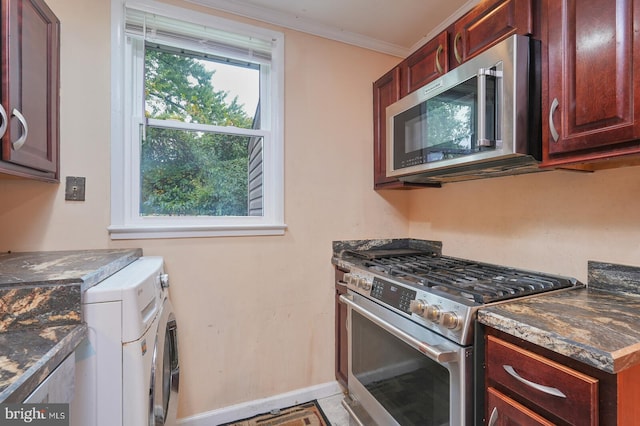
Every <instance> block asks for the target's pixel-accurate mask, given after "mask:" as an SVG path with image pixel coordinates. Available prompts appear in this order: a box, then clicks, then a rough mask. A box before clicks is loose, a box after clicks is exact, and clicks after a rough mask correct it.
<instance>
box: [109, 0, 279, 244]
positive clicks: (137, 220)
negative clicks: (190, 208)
mask: <svg viewBox="0 0 640 426" xmlns="http://www.w3.org/2000/svg"><path fill="white" fill-rule="evenodd" d="M125 5H126V7H127V8H133V9H139V10H142V11H145V12H148V13H154V14H158V15H164V16H169V17H173V18H175V19H177V20H182V21H186V22H191V23H195V24H200V25H203V26H207V27H212V28H216V29H219V30H224V31H229V32H232V33H239V34H243V35H246V36H251V37H257V38H261V39H267V40H271V41H272V46H273V49H272V52H271V55H272V59H271V64H270V72H269V84H261V89H260V90H261V93H260V98H261V101H264V100H265V99H266V100H268V102H269V105H268V107H266V108H264V107H263V108H262V109H261V111H262V112H263V113H264V114H263V116H262V117H261V124H262V125H261V129H260V131H259V132H260V134H261V135H263V167H264V171H263V215H262V216H141V215H140V214H139V205H140V204H139V200H140V184H139V182H140V180H139V179H140V144H139V135H140V130H139V126H140V125H143V124H144V120H145V118H144V117H141V116H140V112H143V111H140V112H136V114H134V111H132V110H131V107H132V104H133V102H131V101H130V100H129V98H128V97H127V93H129V94H131V95H130V96H131V97H135V98H136V100H135V102H136V104H139V102H142V105H144V99H141V98H143V97H144V81H143V79H141V78H140V75H138V76H137V77H138V78H130V77H129V76H133V75H134V74H135V72H138V73H142V72H143V69H144V50H143V49H136V48H135V46H134V44H135V43H131V42H129V41H128V37H126V36H125V33H124V24H125V14H124V11H125ZM111 9H112V10H111V12H112V13H111V87H112V90H111V225H110V226H109V227H108V231H109V233H110V236H111V239H147V238H191V237H213V236H252V235H256V236H257V235H283V234H284V232H285V230H286V228H287V226H286V224H285V223H284V135H283V128H284V127H283V121H284V34H283V33H280V32H277V31H272V30H268V29H264V28H260V27H255V26H252V25H248V24H244V23H240V22H235V21H231V20H228V19H224V18H220V17H218V16H215V15H209V14H205V13H201V12H196V11H193V10H190V9H183V8H180V7H176V6H171V5H167V4H164V3H160V2H157V1H154V0H135V1H126V2H125V1H124V0H112V2H111ZM140 42H141V41H138V43H140ZM142 43H144V42H143V41H142ZM141 51H142V54H141V53H140V52H141ZM141 85H142V86H141ZM154 124H157V123H154ZM182 126H183V127H184V125H182ZM208 127H210V126H208ZM221 130H223V132H224V133H234V132H236V130H237V132H239V133H241V134H245V130H244V129H235V128H230V127H222V128H221ZM253 132H255V131H253Z"/></svg>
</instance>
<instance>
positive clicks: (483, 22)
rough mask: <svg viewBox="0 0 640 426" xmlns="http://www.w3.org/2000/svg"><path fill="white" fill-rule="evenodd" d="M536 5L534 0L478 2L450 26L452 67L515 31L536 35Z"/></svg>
mask: <svg viewBox="0 0 640 426" xmlns="http://www.w3.org/2000/svg"><path fill="white" fill-rule="evenodd" d="M535 5H537V2H534V1H533V0H498V1H483V2H480V4H479V5H478V6H476V7H475V8H474V9H473V10H471V11H470V12H469V13H467V14H466V15H464V16H463V17H462V18H460V19H458V20H457V21H456V22H455V23H454V24H453V25H452V27H451V34H452V37H453V39H452V40H451V47H450V49H449V52H450V58H449V61H450V66H451V68H455V67H456V66H458V65H460V64H462V63H463V62H465V61H467V60H469V59H470V58H473V57H474V56H476V55H478V54H479V53H481V52H483V51H485V50H487V49H488V48H489V47H491V46H493V45H494V44H496V43H498V42H500V41H502V40H504V39H506V38H508V37H509V36H512V35H514V34H520V35H533V36H534V37H536V38H537V34H536V32H535V31H534V17H535V16H536V9H535V8H534V6H535Z"/></svg>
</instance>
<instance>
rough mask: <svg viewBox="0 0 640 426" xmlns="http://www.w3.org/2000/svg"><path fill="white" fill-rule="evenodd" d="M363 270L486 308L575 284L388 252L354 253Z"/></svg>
mask: <svg viewBox="0 0 640 426" xmlns="http://www.w3.org/2000/svg"><path fill="white" fill-rule="evenodd" d="M354 254H355V255H356V256H357V257H361V258H362V261H361V266H362V267H364V268H366V269H368V270H369V271H371V272H378V273H381V274H384V275H386V276H389V277H393V278H394V279H396V280H400V281H403V282H406V283H411V284H415V285H419V286H422V287H428V288H431V289H433V290H436V291H438V292H441V293H444V294H448V295H451V297H452V298H456V299H457V298H463V299H468V300H470V301H473V302H476V303H480V304H485V303H490V302H495V301H499V300H505V299H511V298H515V297H520V296H526V295H530V294H535V293H542V292H545V291H550V290H557V289H561V288H567V287H573V286H575V285H576V282H575V280H572V279H571V278H565V277H560V276H553V275H548V274H542V273H538V272H531V271H525V270H519V269H514V268H510V267H505V266H498V265H491V264H487V263H480V262H474V261H470V260H465V259H458V258H454V257H446V256H440V255H437V254H435V253H420V252H411V251H401V252H399V253H393V252H392V251H388V252H387V253H385V254H384V255H373V256H372V254H371V253H364V254H363V253H357V252H355V253H354ZM363 255H364V256H363Z"/></svg>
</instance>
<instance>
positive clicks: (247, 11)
mask: <svg viewBox="0 0 640 426" xmlns="http://www.w3.org/2000/svg"><path fill="white" fill-rule="evenodd" d="M186 1H188V2H190V3H195V4H199V5H202V6H205V7H209V8H213V9H218V10H222V11H224V12H230V13H233V14H236V15H240V16H244V17H247V18H252V19H257V20H259V21H263V22H267V23H270V24H275V25H279V26H281V27H284V28H289V29H292V30H296V31H302V32H305V33H308V34H313V35H317V36H320V37H324V38H327V39H329V40H336V41H340V42H343V43H347V44H351V45H354V46H359V47H364V48H366V49H371V50H375V51H378V52H382V53H388V54H390V55H394V56H398V57H400V58H404V57H406V56H407V55H408V54H409V50H408V49H407V48H406V47H403V46H400V45H397V44H394V43H388V42H385V41H383V40H378V39H374V38H371V37H367V36H364V35H362V34H357V33H353V32H350V31H344V30H342V29H340V28H335V27H332V26H330V25H324V24H320V23H318V22H315V21H313V20H310V19H305V18H302V17H299V16H294V15H292V14H289V13H283V12H278V11H275V10H271V9H268V8H266V7H262V6H256V5H254V4H249V3H248V2H237V1H233V0H186Z"/></svg>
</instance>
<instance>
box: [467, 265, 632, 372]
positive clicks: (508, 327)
mask: <svg viewBox="0 0 640 426" xmlns="http://www.w3.org/2000/svg"><path fill="white" fill-rule="evenodd" d="M588 274H589V276H588V282H587V288H582V289H576V290H569V291H563V292H558V293H554V294H545V295H541V296H537V297H532V298H529V299H522V300H515V301H512V302H509V303H504V304H500V305H496V306H492V307H488V308H483V309H480V310H479V311H478V321H479V322H480V323H482V324H485V325H488V326H490V327H493V328H495V329H498V330H500V331H503V332H505V333H508V334H510V335H512V336H515V337H518V338H521V339H523V340H525V341H528V342H531V343H534V344H536V345H538V346H541V347H543V348H546V349H549V350H551V351H554V352H556V353H559V354H562V355H565V356H568V357H570V358H573V359H575V360H578V361H580V362H583V363H585V364H588V365H591V366H593V367H596V368H598V369H600V370H603V371H606V372H608V373H618V372H620V371H622V370H624V369H627V368H630V367H632V366H634V365H637V364H640V268H637V267H630V266H624V265H615V264H610V263H601V262H589V270H588Z"/></svg>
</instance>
